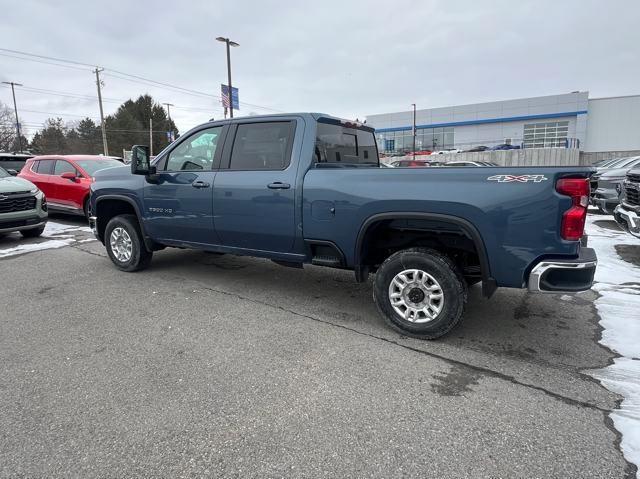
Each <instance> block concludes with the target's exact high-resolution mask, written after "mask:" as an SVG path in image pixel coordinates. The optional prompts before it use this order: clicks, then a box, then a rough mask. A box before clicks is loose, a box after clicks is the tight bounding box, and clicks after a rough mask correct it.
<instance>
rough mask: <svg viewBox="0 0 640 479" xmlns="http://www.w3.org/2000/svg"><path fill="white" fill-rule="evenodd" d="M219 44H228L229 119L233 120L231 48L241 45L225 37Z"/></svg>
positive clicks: (220, 39)
mask: <svg viewBox="0 0 640 479" xmlns="http://www.w3.org/2000/svg"><path fill="white" fill-rule="evenodd" d="M216 40H218V41H219V42H223V43H226V44H227V78H228V81H229V85H228V87H229V117H230V118H233V88H232V86H231V48H230V47H239V46H240V44H239V43H236V42H234V41H232V40H229V39H228V38H225V37H218V38H216Z"/></svg>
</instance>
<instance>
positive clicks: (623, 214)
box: [613, 168, 640, 238]
mask: <svg viewBox="0 0 640 479" xmlns="http://www.w3.org/2000/svg"><path fill="white" fill-rule="evenodd" d="M621 193H622V199H621V201H620V204H619V205H618V206H617V207H616V209H615V211H614V213H613V217H614V218H615V219H616V221H617V222H618V224H619V225H620V226H622V227H623V228H624V229H625V230H627V231H628V232H629V233H631V234H632V235H633V236H637V237H638V238H640V168H636V169H634V170H630V171H629V172H628V173H627V178H626V179H625V181H624V183H622V186H621Z"/></svg>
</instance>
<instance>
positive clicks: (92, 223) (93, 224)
mask: <svg viewBox="0 0 640 479" xmlns="http://www.w3.org/2000/svg"><path fill="white" fill-rule="evenodd" d="M89 228H91V231H92V232H93V234H94V236H95V237H96V239H97V240H98V241H100V242H102V238H100V235H99V234H98V217H97V216H89Z"/></svg>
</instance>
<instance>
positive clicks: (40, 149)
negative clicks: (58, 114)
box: [31, 118, 67, 155]
mask: <svg viewBox="0 0 640 479" xmlns="http://www.w3.org/2000/svg"><path fill="white" fill-rule="evenodd" d="M31 148H32V150H33V152H34V153H38V154H41V155H47V154H62V153H66V152H67V139H66V136H65V125H64V123H63V121H62V118H49V119H48V120H47V121H46V122H45V127H44V128H43V129H42V130H40V131H39V132H37V133H36V134H35V135H34V136H33V140H32V141H31Z"/></svg>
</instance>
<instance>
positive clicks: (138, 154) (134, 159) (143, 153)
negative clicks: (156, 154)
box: [131, 145, 155, 175]
mask: <svg viewBox="0 0 640 479" xmlns="http://www.w3.org/2000/svg"><path fill="white" fill-rule="evenodd" d="M154 169H155V168H153V167H152V166H151V164H150V157H149V147H148V146H144V145H134V147H133V148H132V149H131V173H132V174H134V175H150V174H153V173H154V171H152V170H154Z"/></svg>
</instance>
